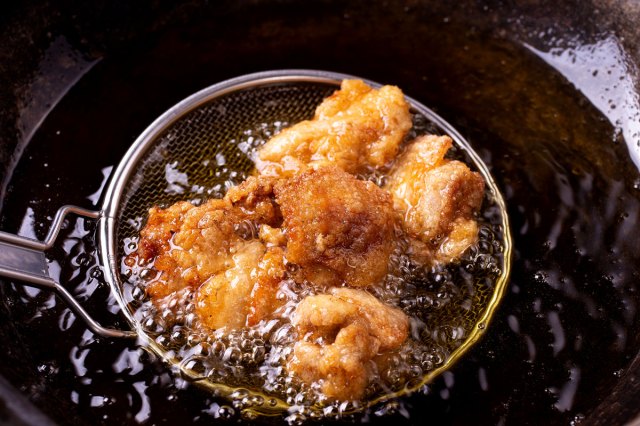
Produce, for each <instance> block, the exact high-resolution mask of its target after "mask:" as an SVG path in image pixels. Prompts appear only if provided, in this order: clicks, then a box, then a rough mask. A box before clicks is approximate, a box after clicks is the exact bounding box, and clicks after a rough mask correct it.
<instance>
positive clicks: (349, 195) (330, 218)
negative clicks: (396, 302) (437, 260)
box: [275, 166, 395, 287]
mask: <svg viewBox="0 0 640 426" xmlns="http://www.w3.org/2000/svg"><path fill="white" fill-rule="evenodd" d="M275 193H276V201H277V203H278V204H279V206H280V209H281V212H282V217H283V220H284V222H283V227H284V230H285V233H286V238H287V247H286V256H287V260H288V261H289V262H291V263H293V264H295V265H298V266H299V268H298V269H297V272H296V273H295V278H296V280H298V281H309V282H312V283H314V284H316V285H320V286H332V285H341V284H343V283H346V284H347V285H349V286H353V287H365V286H368V285H371V284H374V283H376V282H378V281H380V280H381V279H382V278H384V276H385V275H386V274H387V271H388V267H389V266H388V265H389V256H390V255H391V253H392V252H393V249H394V247H395V246H394V225H395V214H394V212H393V204H392V200H391V196H390V195H389V193H387V192H386V191H383V190H382V189H380V188H379V187H377V186H376V185H375V184H374V183H372V182H366V181H362V180H358V179H356V178H355V177H354V176H352V175H350V174H348V173H346V172H344V171H342V170H340V169H339V168H337V167H335V166H331V167H322V168H319V169H317V170H314V169H308V170H307V171H305V172H303V173H300V174H298V175H296V176H294V177H292V178H290V179H286V180H283V181H280V182H278V183H277V184H276V186H275Z"/></svg>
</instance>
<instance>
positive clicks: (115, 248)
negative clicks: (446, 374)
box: [0, 70, 511, 409]
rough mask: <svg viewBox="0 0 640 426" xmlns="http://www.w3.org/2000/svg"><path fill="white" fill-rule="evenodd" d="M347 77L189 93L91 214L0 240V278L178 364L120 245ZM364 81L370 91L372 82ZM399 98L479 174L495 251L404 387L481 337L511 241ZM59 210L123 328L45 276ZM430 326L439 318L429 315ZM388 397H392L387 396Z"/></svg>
mask: <svg viewBox="0 0 640 426" xmlns="http://www.w3.org/2000/svg"><path fill="white" fill-rule="evenodd" d="M347 78H356V77H353V76H349V75H344V74H337V73H330V72H322V71H310V70H283V71H271V72H263V73H257V74H251V75H246V76H242V77H239V78H235V79H232V80H228V81H225V82H222V83H219V84H216V85H213V86H211V87H208V88H206V89H204V90H202V91H200V92H198V93H196V94H194V95H192V96H190V97H189V98H187V99H185V100H184V101H182V102H180V103H178V104H177V105H175V106H174V107H173V108H171V109H170V110H168V111H167V112H166V113H164V114H163V115H162V116H161V117H159V118H158V119H157V120H156V121H155V122H154V123H153V124H151V125H150V126H149V127H148V128H147V129H146V130H145V131H144V132H143V133H142V134H141V135H140V137H139V138H138V139H137V140H136V141H135V142H134V144H133V145H132V146H131V148H130V149H129V151H128V152H127V153H126V155H125V156H124V158H123V159H122V161H121V162H120V164H119V166H118V168H117V169H116V171H115V172H114V174H113V176H112V177H111V180H110V184H109V187H108V189H107V191H106V193H105V197H104V201H103V205H102V210H101V211H100V212H91V211H87V210H84V209H80V208H77V207H71V206H65V207H63V208H62V209H60V211H59V212H58V214H57V215H56V218H55V219H54V223H53V225H52V228H51V231H50V233H49V235H48V237H47V238H46V240H45V241H44V242H39V241H35V240H30V239H26V238H22V237H18V236H15V235H11V234H7V233H0V275H2V276H5V277H8V278H12V279H16V280H19V281H22V282H25V283H27V284H31V285H35V286H39V287H45V288H50V289H53V290H55V291H56V292H57V293H58V294H59V295H60V296H61V297H62V298H63V299H64V300H65V301H66V302H67V303H69V304H70V306H71V307H72V308H73V309H74V311H75V312H76V313H77V314H78V315H79V316H81V317H82V318H83V319H84V320H85V321H86V322H87V324H88V326H89V327H90V329H91V330H92V331H93V332H95V333H97V334H99V335H102V336H109V337H132V336H138V337H140V338H141V339H142V340H143V341H144V342H146V343H147V344H148V345H149V346H150V347H151V348H152V349H154V350H155V351H156V352H158V353H159V354H160V355H161V356H163V357H164V358H165V359H167V360H168V361H176V362H179V360H175V359H173V358H172V357H171V356H168V355H167V353H166V352H167V351H166V348H163V347H162V346H160V345H158V344H156V343H154V340H153V339H152V338H150V337H149V336H148V335H147V331H146V330H145V328H144V327H143V325H142V324H141V323H140V322H139V321H138V320H137V319H136V316H135V312H134V311H135V309H136V306H137V305H136V304H137V301H136V298H135V297H134V296H133V294H132V286H131V285H129V284H128V282H127V277H124V276H123V275H122V267H121V266H122V260H123V258H124V257H125V255H126V254H127V252H128V251H127V247H128V245H129V244H130V243H131V241H133V240H135V238H136V236H137V234H138V232H139V230H140V228H141V226H142V224H143V223H144V220H145V216H146V214H147V211H148V209H149V208H151V207H152V206H168V205H170V204H172V203H174V202H176V201H179V200H189V201H191V202H193V203H200V202H202V201H204V200H206V199H208V198H212V197H221V196H223V195H224V193H225V192H226V189H228V187H230V186H231V185H234V184H237V183H240V182H241V181H242V180H244V178H246V176H248V174H249V173H250V171H251V170H252V168H253V166H254V164H253V162H252V160H251V158H252V154H253V152H254V151H255V149H256V147H257V141H260V140H266V139H268V138H269V136H270V135H272V134H273V133H274V132H277V131H278V130H279V129H281V128H283V127H286V126H287V125H290V124H294V123H296V122H299V121H301V120H305V119H309V118H311V117H312V116H313V114H314V111H315V108H316V107H317V106H318V104H320V103H321V102H322V100H323V99H324V98H325V97H326V96H328V95H330V94H331V93H332V92H333V91H335V90H336V89H337V88H338V87H339V85H340V82H341V81H342V80H343V79H347ZM367 83H368V84H369V85H371V86H373V87H380V85H379V84H377V83H374V82H370V81H367ZM407 101H408V102H409V104H410V105H411V111H412V115H413V124H414V127H413V129H412V135H413V136H415V135H416V134H423V133H437V134H446V135H449V136H450V137H451V138H452V139H453V140H454V143H455V148H454V151H455V152H456V154H455V155H456V156H457V157H460V158H462V159H464V160H465V161H466V162H467V164H469V165H470V166H471V167H472V168H474V169H476V170H477V171H479V172H480V173H481V174H482V175H483V177H484V179H485V181H486V183H487V190H486V194H485V205H491V206H494V207H495V208H494V209H493V213H491V214H492V215H493V217H492V219H491V221H492V222H493V223H494V224H495V225H496V226H497V228H498V229H499V230H500V233H501V241H500V246H501V253H502V254H501V256H500V265H497V266H498V267H499V268H500V274H499V277H498V278H497V279H495V280H494V281H493V282H492V283H490V285H485V284H482V283H479V284H478V285H477V286H475V287H474V288H470V289H466V290H465V289H462V291H463V292H464V291H466V292H468V293H469V296H468V300H469V301H470V302H469V304H470V306H466V307H464V309H465V312H463V313H461V314H460V313H451V312H447V311H446V310H445V311H443V312H442V313H441V314H440V315H444V316H447V315H453V314H459V315H458V317H459V318H460V321H462V322H463V324H462V327H464V328H466V329H468V333H467V334H466V336H465V340H464V341H463V342H462V343H458V344H456V345H455V347H451V348H450V349H451V350H450V354H451V355H450V356H449V358H448V359H447V360H446V362H444V363H443V364H442V365H441V367H439V368H437V369H435V370H433V371H431V372H430V373H429V374H428V375H426V376H425V377H423V378H422V380H420V381H419V383H417V384H416V385H415V386H414V387H417V386H419V385H421V384H424V383H426V382H428V381H429V380H431V379H432V378H433V377H435V376H436V375H437V374H439V373H440V372H441V371H443V370H445V369H446V368H449V367H450V366H451V364H452V363H454V362H455V361H456V360H457V359H458V358H459V357H460V356H461V355H462V354H463V353H464V352H465V351H466V350H467V349H468V348H469V347H470V346H471V345H473V344H474V343H475V342H476V341H477V340H478V339H479V338H480V336H481V335H482V334H483V332H484V330H486V327H487V325H488V322H489V320H490V318H491V316H492V313H493V312H494V310H495V308H496V306H497V304H498V302H499V300H500V298H501V297H502V295H503V293H504V290H505V286H506V281H507V277H508V274H509V261H510V251H511V240H510V233H509V226H508V221H507V217H506V213H505V208H504V201H503V199H502V197H501V195H500V193H499V191H498V190H497V188H496V185H495V183H494V181H493V179H492V178H491V176H490V174H489V172H488V170H487V168H486V166H485V165H484V164H483V163H482V161H481V160H480V158H479V157H478V155H477V154H476V153H475V152H474V151H473V150H472V148H471V147H470V146H469V144H468V143H467V141H465V139H464V138H463V137H462V136H461V135H460V134H459V133H458V132H457V131H456V130H455V129H454V128H453V127H452V126H450V125H449V124H448V123H447V122H446V121H444V120H443V119H442V118H441V117H439V116H438V115H437V114H435V113H434V112H433V111H431V110H430V109H428V108H426V107H425V106H423V105H421V104H420V103H418V102H416V101H415V100H413V99H411V98H408V97H407ZM68 213H75V214H79V215H82V216H87V217H90V218H93V219H97V220H98V222H99V233H98V239H99V247H100V256H101V259H102V264H103V269H104V272H105V277H106V279H107V281H108V283H109V285H110V286H111V289H112V292H113V294H114V296H115V297H116V299H117V300H118V302H119V304H120V306H121V308H122V311H123V313H124V315H125V316H126V317H127V319H128V320H129V322H130V324H131V326H132V328H133V331H121V330H113V329H109V328H104V327H102V326H100V325H99V324H98V323H96V322H95V321H94V320H93V319H92V318H91V316H90V315H89V314H88V313H87V312H85V310H84V309H83V308H82V307H81V306H80V305H79V304H78V302H77V301H76V300H75V299H74V298H73V297H72V296H71V295H70V293H69V292H68V291H67V290H66V289H65V288H64V287H63V286H62V285H60V283H57V282H55V281H54V280H53V279H52V278H51V277H50V276H49V274H48V271H47V266H46V259H45V256H44V250H46V249H48V248H50V247H51V246H52V245H53V244H54V242H55V238H56V236H57V234H58V232H59V230H60V227H61V226H62V222H63V219H64V217H65V216H66V215H67V214H68ZM433 320H434V321H438V320H439V319H438V317H437V316H434V319H433ZM183 370H184V371H183V372H184V373H186V374H187V375H190V374H192V373H193V372H191V371H189V369H188V368H186V367H185V368H184V369H183ZM204 382H205V384H207V385H208V386H209V387H210V388H212V389H214V390H216V391H218V392H219V393H224V394H227V395H228V394H230V393H231V392H233V389H232V388H228V387H225V385H224V384H220V383H206V381H204ZM408 390H412V389H408ZM394 394H397V392H396V393H393V392H392V393H390V394H389V396H393V395H394ZM283 407H284V408H286V404H283V403H282V402H281V401H278V403H277V407H276V408H278V409H283Z"/></svg>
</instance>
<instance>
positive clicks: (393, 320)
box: [288, 288, 409, 400]
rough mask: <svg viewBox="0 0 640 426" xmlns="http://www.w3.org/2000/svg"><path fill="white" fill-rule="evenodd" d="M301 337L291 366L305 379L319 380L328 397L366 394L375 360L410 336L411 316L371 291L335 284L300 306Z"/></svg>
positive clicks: (297, 321)
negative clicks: (370, 292) (335, 285)
mask: <svg viewBox="0 0 640 426" xmlns="http://www.w3.org/2000/svg"><path fill="white" fill-rule="evenodd" d="M293 324H294V325H295V327H296V330H297V332H298V336H299V339H300V340H299V341H298V342H297V343H296V344H295V346H294V352H293V357H292V358H291V360H290V361H289V363H288V368H289V370H290V371H291V372H293V373H294V374H295V375H296V376H298V377H299V378H300V379H301V380H302V381H304V382H306V383H308V384H311V383H314V382H319V383H320V384H321V389H322V392H323V393H324V394H325V395H326V396H327V397H329V398H332V399H338V400H356V399H360V398H362V397H363V395H364V392H365V389H366V387H367V385H368V383H369V381H370V380H371V377H372V374H373V373H374V371H375V358H376V357H377V356H378V355H381V356H383V355H385V354H386V353H388V352H389V351H392V350H395V349H398V348H399V347H400V346H401V345H402V343H404V341H405V340H406V339H407V336H408V332H409V319H408V318H407V316H406V315H405V314H404V313H403V312H402V311H401V310H399V309H397V308H393V307H391V306H387V305H385V304H383V303H382V302H380V301H379V300H378V299H376V298H375V297H374V296H372V295H370V294H369V293H367V292H365V291H362V290H356V289H349V288H332V289H331V290H330V293H329V294H321V295H317V296H309V297H306V298H305V299H303V300H302V302H300V303H299V305H298V307H297V308H296V311H295V314H294V318H293Z"/></svg>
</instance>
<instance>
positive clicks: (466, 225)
mask: <svg viewBox="0 0 640 426" xmlns="http://www.w3.org/2000/svg"><path fill="white" fill-rule="evenodd" d="M451 144H452V141H451V138H449V137H448V136H434V135H428V136H422V137H419V138H417V139H416V140H415V141H413V142H412V143H411V144H410V145H409V146H408V147H407V148H406V150H405V151H404V152H403V153H402V154H401V156H400V158H399V159H398V161H397V162H396V164H395V165H394V167H393V169H392V170H391V173H390V174H389V177H388V181H387V183H386V185H385V187H384V188H385V189H387V190H388V191H390V192H391V194H393V199H394V207H395V209H396V210H397V211H399V212H400V213H401V215H402V216H403V218H404V220H403V226H404V229H405V231H406V233H407V234H408V236H409V238H410V240H411V250H412V254H413V256H414V259H416V260H417V261H419V262H421V263H445V262H450V261H452V260H454V259H455V258H457V257H459V256H460V255H461V254H462V253H463V252H464V251H465V250H466V249H467V248H468V247H469V246H471V245H472V244H474V243H475V241H476V240H477V237H478V225H477V222H476V220H475V219H474V214H476V213H477V212H478V210H479V208H480V206H481V204H482V199H483V196H484V180H483V178H482V176H481V175H480V174H479V173H476V172H472V171H471V170H470V169H469V168H468V167H467V166H466V165H465V164H463V163H462V162H460V161H455V160H454V161H452V160H448V159H446V158H444V156H445V154H446V153H447V151H448V150H449V148H451Z"/></svg>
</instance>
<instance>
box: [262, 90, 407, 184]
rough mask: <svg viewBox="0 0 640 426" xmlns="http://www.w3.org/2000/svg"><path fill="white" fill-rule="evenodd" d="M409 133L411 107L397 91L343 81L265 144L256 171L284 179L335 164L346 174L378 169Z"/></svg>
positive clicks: (385, 162) (391, 155) (395, 151)
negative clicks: (312, 112)
mask: <svg viewBox="0 0 640 426" xmlns="http://www.w3.org/2000/svg"><path fill="white" fill-rule="evenodd" d="M410 128H411V116H410V114H409V105H408V104H407V102H406V101H405V99H404V96H403V94H402V92H401V91H400V89H398V88H397V87H395V86H383V87H381V88H380V89H372V88H371V87H369V86H368V85H366V84H365V83H364V82H362V81H361V80H344V81H343V82H342V85H341V88H340V90H338V91H336V92H335V93H334V94H333V95H331V96H330V97H328V98H327V99H325V100H324V102H322V104H321V105H320V106H318V108H317V109H316V113H315V116H314V118H313V119H312V120H307V121H302V122H300V123H297V124H295V125H293V126H291V127H289V128H288V129H285V130H283V131H282V132H281V133H279V134H278V135H276V136H275V137H273V138H272V139H271V140H270V141H268V142H267V143H266V144H265V145H264V146H263V147H262V148H261V149H260V151H259V152H258V162H257V168H258V171H260V173H262V174H268V175H282V174H288V173H292V172H296V171H299V170H300V169H302V168H304V167H305V166H307V165H311V166H312V167H316V166H320V165H326V164H333V165H336V166H338V167H340V168H341V169H342V170H345V171H347V172H349V173H358V172H361V171H363V170H366V169H368V168H379V167H383V166H385V165H386V164H388V163H389V162H390V161H391V160H393V158H394V157H395V156H396V154H397V152H398V147H399V146H400V143H401V142H402V140H403V139H404V137H405V136H406V134H407V132H408V131H409V129H410Z"/></svg>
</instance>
